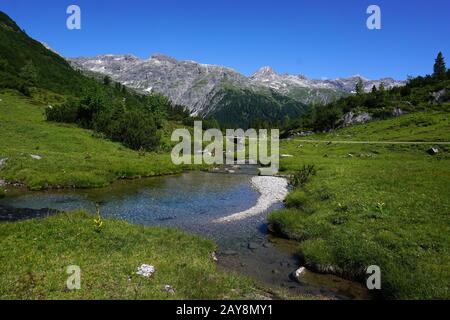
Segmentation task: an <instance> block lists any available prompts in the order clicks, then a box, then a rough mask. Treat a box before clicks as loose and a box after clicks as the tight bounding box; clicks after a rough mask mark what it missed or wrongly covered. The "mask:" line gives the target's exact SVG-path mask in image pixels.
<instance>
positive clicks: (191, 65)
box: [69, 54, 404, 116]
mask: <svg viewBox="0 0 450 320" xmlns="http://www.w3.org/2000/svg"><path fill="white" fill-rule="evenodd" d="M69 61H71V63H72V64H73V65H74V66H76V67H78V68H80V69H82V70H85V71H93V72H99V73H102V74H105V75H109V76H111V77H112V78H113V79H114V80H116V81H119V82H121V83H123V84H125V85H127V86H130V87H133V88H135V89H137V90H139V91H141V92H151V91H157V92H160V93H162V94H164V95H166V96H168V97H169V98H170V99H171V100H172V101H173V102H174V103H176V104H182V105H186V106H187V107H188V108H189V110H190V111H191V112H192V114H194V115H202V116H205V115H211V114H212V113H213V112H212V111H213V110H215V112H217V111H218V108H217V105H216V104H215V103H217V101H219V100H220V101H222V102H223V103H224V101H223V99H217V95H222V97H224V96H226V92H224V91H223V90H224V88H230V87H234V88H236V89H237V90H241V91H242V92H244V91H245V93H246V94H247V95H248V94H250V93H252V92H253V94H255V95H258V94H259V93H261V92H266V93H267V92H276V93H277V97H279V96H280V95H283V96H287V97H289V98H292V99H293V100H296V101H298V102H300V103H302V104H311V103H328V102H331V101H334V100H336V99H337V98H340V97H342V96H345V95H348V94H350V93H351V92H352V91H353V90H354V89H355V86H356V83H357V82H358V81H359V80H360V79H361V80H362V81H363V84H364V88H365V90H367V91H368V90H370V89H371V88H372V86H373V85H375V86H379V85H380V84H381V83H383V84H384V86H385V87H386V88H390V87H393V86H397V85H403V84H404V83H403V82H402V81H396V80H394V79H391V78H386V79H381V80H368V79H365V78H362V77H359V76H354V77H350V78H340V79H335V80H313V79H308V78H306V77H304V76H297V75H288V74H284V75H280V74H277V73H276V72H275V71H273V70H272V68H270V67H263V68H261V69H260V70H258V71H257V72H256V73H255V74H253V75H252V76H251V77H246V76H244V75H242V74H240V73H238V72H236V71H235V70H233V69H230V68H226V67H222V66H217V65H208V64H201V63H197V62H194V61H178V60H176V59H174V58H171V57H168V56H164V55H161V54H156V55H153V56H152V57H151V58H149V59H146V60H143V59H139V58H137V57H135V56H132V55H101V56H97V57H92V58H75V59H70V60H69ZM213 99H214V100H213Z"/></svg>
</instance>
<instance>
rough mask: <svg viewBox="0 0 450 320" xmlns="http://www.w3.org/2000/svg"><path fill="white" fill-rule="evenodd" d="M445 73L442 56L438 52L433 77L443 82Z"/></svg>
mask: <svg viewBox="0 0 450 320" xmlns="http://www.w3.org/2000/svg"><path fill="white" fill-rule="evenodd" d="M446 72H447V68H446V66H445V60H444V56H443V55H442V52H439V53H438V55H437V57H436V61H435V63H434V66H433V77H435V78H437V79H441V80H443V79H445V78H446Z"/></svg>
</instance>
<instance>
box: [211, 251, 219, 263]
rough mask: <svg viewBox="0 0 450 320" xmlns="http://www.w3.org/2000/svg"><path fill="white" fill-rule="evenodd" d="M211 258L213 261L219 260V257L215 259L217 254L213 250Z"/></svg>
mask: <svg viewBox="0 0 450 320" xmlns="http://www.w3.org/2000/svg"><path fill="white" fill-rule="evenodd" d="M211 258H212V259H213V261H214V262H217V261H219V259H217V255H216V253H215V252H214V251H213V252H211Z"/></svg>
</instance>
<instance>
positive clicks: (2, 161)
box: [0, 158, 8, 169]
mask: <svg viewBox="0 0 450 320" xmlns="http://www.w3.org/2000/svg"><path fill="white" fill-rule="evenodd" d="M6 160H8V158H3V159H0V169H1V168H3V167H4V166H5V165H6Z"/></svg>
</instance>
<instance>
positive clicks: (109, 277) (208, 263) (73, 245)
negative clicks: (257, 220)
mask: <svg viewBox="0 0 450 320" xmlns="http://www.w3.org/2000/svg"><path fill="white" fill-rule="evenodd" d="M95 230H96V228H95V224H94V217H93V216H92V215H89V214H87V213H84V212H73V213H62V214H58V215H55V216H51V217H48V218H45V219H39V220H38V219H36V220H27V221H22V222H15V223H1V224H0V247H1V248H2V250H0V273H1V275H2V276H1V277H0V299H234V298H236V299H238V298H254V297H255V294H257V292H256V291H255V289H254V286H253V283H252V282H250V281H249V280H247V279H245V278H242V277H238V276H235V275H233V274H225V273H223V272H220V271H218V270H217V269H216V265H215V263H214V262H213V260H212V257H211V253H212V252H213V251H214V250H215V245H214V244H213V242H211V241H209V240H204V239H201V238H200V237H197V236H193V235H186V234H184V233H182V232H179V231H177V230H174V229H166V228H156V227H144V226H139V225H132V224H129V223H127V222H123V221H115V220H105V221H104V224H103V226H102V228H101V231H100V232H96V231H95ZM143 263H146V264H150V265H153V266H155V268H156V272H155V274H154V275H153V276H152V277H151V278H144V277H142V276H139V275H137V274H136V271H137V268H138V267H139V266H140V265H141V264H143ZM69 265H78V266H79V267H80V268H81V289H80V290H72V291H71V290H68V289H67V287H66V281H67V278H68V276H69V275H68V274H67V273H66V268H67V266H69ZM165 285H171V286H172V287H173V288H174V289H175V293H174V294H169V293H167V292H166V291H165V290H164V286H165Z"/></svg>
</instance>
